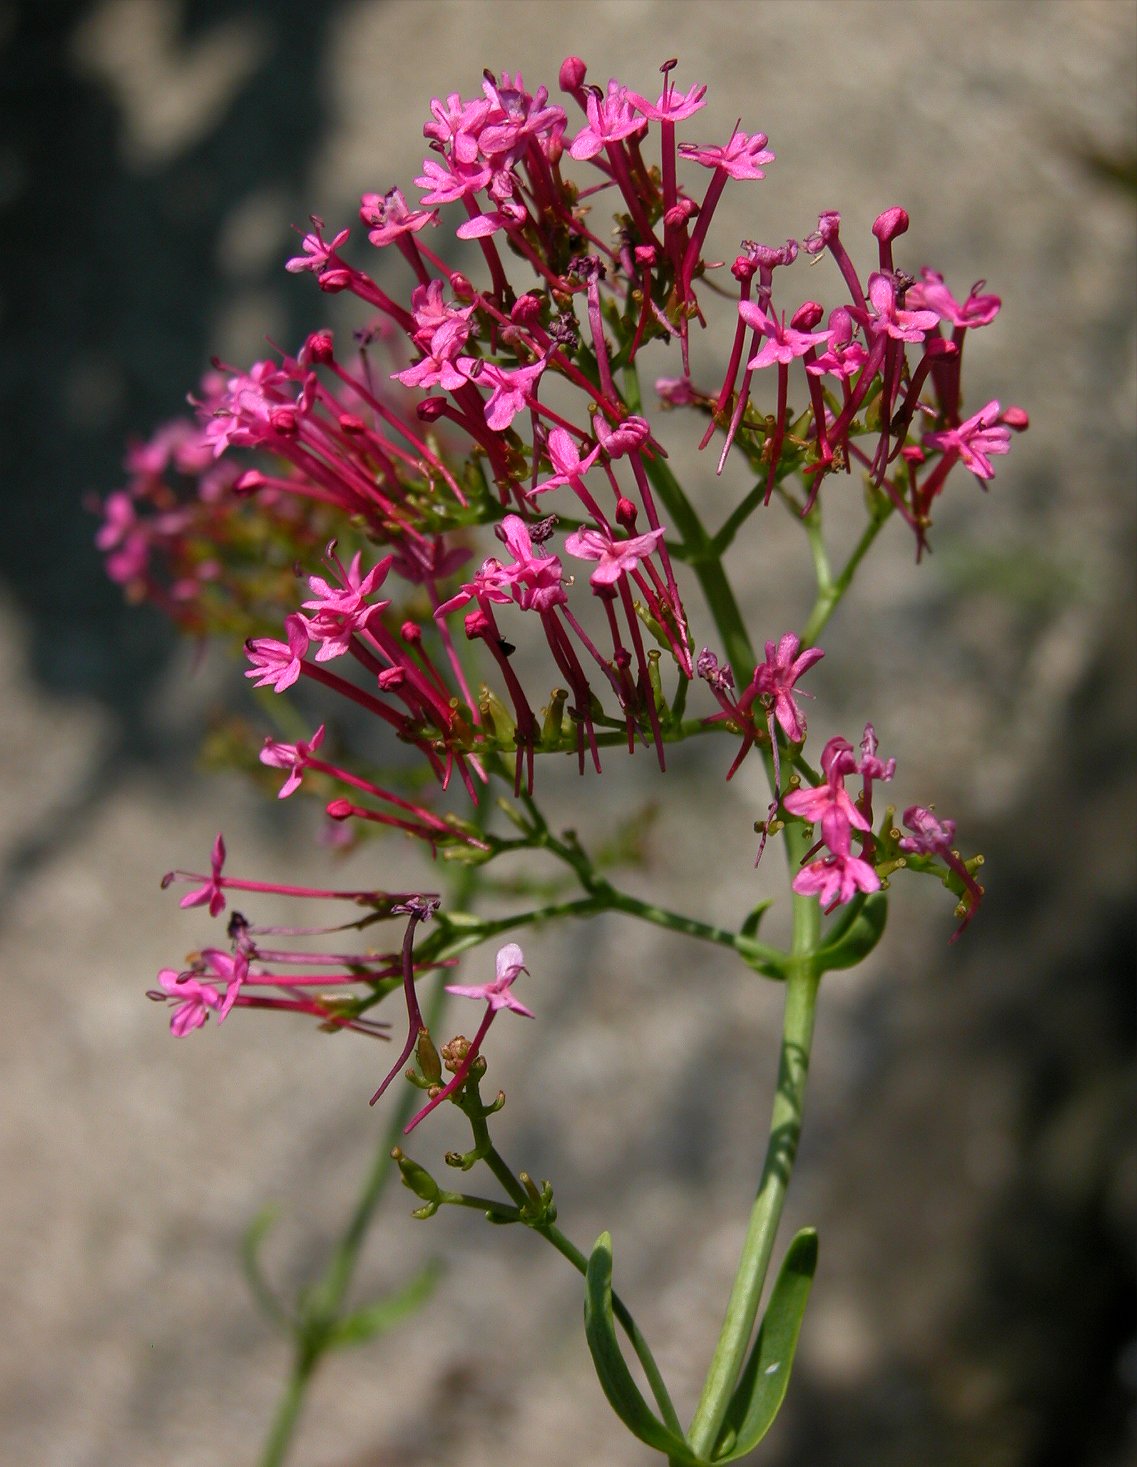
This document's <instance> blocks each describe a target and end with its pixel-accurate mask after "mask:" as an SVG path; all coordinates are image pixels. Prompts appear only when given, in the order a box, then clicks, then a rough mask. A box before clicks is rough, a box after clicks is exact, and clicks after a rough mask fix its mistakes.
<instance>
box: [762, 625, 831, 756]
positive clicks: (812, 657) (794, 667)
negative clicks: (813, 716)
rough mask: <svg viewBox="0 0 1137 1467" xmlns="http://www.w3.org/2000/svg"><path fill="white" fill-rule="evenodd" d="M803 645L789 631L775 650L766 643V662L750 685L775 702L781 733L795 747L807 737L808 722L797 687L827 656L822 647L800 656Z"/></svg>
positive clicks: (774, 707) (775, 712)
mask: <svg viewBox="0 0 1137 1467" xmlns="http://www.w3.org/2000/svg"><path fill="white" fill-rule="evenodd" d="M800 646H801V642H800V641H799V639H798V638H797V637H795V636H794V634H793V633H792V632H787V633H786V635H785V636H784V637H782V638H781V640H780V641H779V642H778V643H777V646H776V647H775V645H774V643H773V642H767V643H766V660H765V662H764V663H762V665H761V666H760V667H756V668H755V669H754V681H753V682H752V683H751V685H750V686H751V688H752V689H754V690H755V691H756V692H757V693H759V694H761V696H762V697H763V698H765V699H767V700H769V701H770V702H771V703H772V705H773V710H774V716H775V717H776V718H777V720H778V722H779V723H780V724H781V726H782V732H783V733H784V734H785V736H786V738H787V739H789V740H790V741H791V742H792V743H795V744H799V743H800V742H801V741H802V739H804V738H805V720H804V718H802V716H801V712H800V710H799V708H798V706H797V702H796V697H795V694H794V691H793V688H794V684H795V683H796V682H797V681H798V679H799V678H800V677H802V676H803V674H804V673H806V672H808V671H809V669H810V668H811V667H812V666H813V664H814V663H815V662H820V660H821V659H822V658H823V657H824V656H825V653H824V652H823V651H822V650H821V648H820V647H809V648H807V650H806V651H804V652H802V653H801V655H800V656H799V655H798V648H799V647H800ZM796 696H800V694H799V695H796Z"/></svg>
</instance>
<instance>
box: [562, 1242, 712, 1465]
mask: <svg viewBox="0 0 1137 1467" xmlns="http://www.w3.org/2000/svg"><path fill="white" fill-rule="evenodd" d="M584 1333H585V1336H586V1338H587V1340H588V1348H589V1350H591V1352H592V1363H593V1364H594V1365H595V1367H596V1374H597V1376H598V1377H599V1379H600V1384H601V1386H602V1388H603V1390H604V1394H605V1395H606V1396H607V1397H608V1401H609V1404H610V1405H611V1407H612V1409H613V1411H615V1413H616V1415H617V1416H618V1417H619V1418H620V1420H621V1421H622V1422H623V1423H624V1425H625V1426H626V1427H627V1428H628V1430H629V1431H630V1432H631V1433H632V1435H633V1436H635V1437H638V1438H639V1440H640V1441H641V1442H646V1443H647V1445H648V1446H649V1447H654V1448H655V1449H656V1451H657V1452H662V1453H663V1454H664V1455H665V1456H666V1457H667V1458H668V1461H669V1462H671V1463H673V1464H675V1467H700V1458H698V1457H696V1456H695V1455H694V1453H693V1452H692V1451H691V1448H690V1447H689V1446H688V1445H687V1443H686V1442H685V1441H684V1440H683V1439H682V1437H679V1436H676V1434H675V1433H674V1432H673V1431H670V1430H669V1429H668V1428H667V1427H666V1426H664V1424H663V1422H662V1421H660V1420H659V1418H658V1417H657V1416H656V1415H655V1413H654V1412H653V1411H652V1410H651V1408H650V1407H649V1406H648V1404H647V1402H646V1401H645V1400H644V1398H643V1396H642V1395H641V1394H640V1389H639V1387H638V1386H637V1385H636V1383H635V1381H634V1380H633V1379H632V1373H631V1371H630V1370H629V1369H628V1366H627V1362H626V1361H625V1359H624V1356H623V1354H622V1352H621V1350H620V1343H619V1341H618V1340H617V1339H616V1323H615V1320H614V1319H613V1317H612V1237H611V1234H610V1233H601V1234H600V1236H599V1238H597V1240H596V1246H595V1248H593V1250H592V1255H591V1257H590V1258H589V1260H588V1270H587V1272H586V1274H585V1282H584Z"/></svg>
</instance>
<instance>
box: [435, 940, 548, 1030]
mask: <svg viewBox="0 0 1137 1467" xmlns="http://www.w3.org/2000/svg"><path fill="white" fill-rule="evenodd" d="M494 967H495V974H494V978H493V980H492V981H491V982H489V983H479V984H464V983H448V984H447V985H446V992H447V993H456V994H458V995H459V996H460V997H462V998H484V999H485V1001H486V1002H487V1003H488V1004H489V1006H490V1008H491V1009H512V1010H513V1012H514V1013H515V1014H524V1015H525V1017H526V1018H527V1019H532V1018H535V1017H536V1015H535V1014H534V1013H533V1011H532V1009H527V1008H526V1007H525V1005H524V1004H523V1003H521V1002H520V1000H518V999H516V998H514V996H513V994H512V993H511V992H510V989H511V987H512V985H513V981H514V979H515V978H516V977H517V975H518V974H519V973H528V972H529V969H528V968H527V967H526V966H525V954H524V953H523V952H522V951H521V949H520V948H519V947H518V945H517V944H516V943H515V942H507V943H506V944H505V946H504V947H502V948H499V949H498V954H497V960H496V962H495V965H494Z"/></svg>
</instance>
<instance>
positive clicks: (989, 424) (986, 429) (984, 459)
mask: <svg viewBox="0 0 1137 1467" xmlns="http://www.w3.org/2000/svg"><path fill="white" fill-rule="evenodd" d="M924 442H925V443H926V444H927V445H928V447H929V448H939V449H942V451H943V452H944V453H945V454H955V455H957V456H958V457H959V458H961V459H962V460H963V462H964V463H965V464H966V465H967V467H968V468H969V469H970V470H971V472H972V473H973V474H974V475H975V477H976V478H977V479H993V478H994V477H995V470H994V468H993V467H992V465H991V455H992V454H996V455H997V454H1003V453H1010V451H1011V430H1010V429H1009V428H1008V427H1006V426H1005V424H1003V423H1002V422H1001V421H1000V419H999V402H998V399H997V398H992V399H991V401H990V402H989V403H987V405H986V406H985V407H981V408H980V409H979V411H978V412H977V413H976V414H975V416H974V417H973V418H968V420H967V422H966V423H960V425H959V427H958V428H947V429H945V430H944V432H942V433H925V434H924Z"/></svg>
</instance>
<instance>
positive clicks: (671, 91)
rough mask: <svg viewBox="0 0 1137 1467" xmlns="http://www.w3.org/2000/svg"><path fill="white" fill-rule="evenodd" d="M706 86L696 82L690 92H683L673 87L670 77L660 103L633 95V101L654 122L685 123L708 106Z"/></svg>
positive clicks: (633, 93)
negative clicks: (653, 102) (653, 103)
mask: <svg viewBox="0 0 1137 1467" xmlns="http://www.w3.org/2000/svg"><path fill="white" fill-rule="evenodd" d="M706 95H707V88H706V84H705V83H703V82H696V83H695V85H694V86H693V87H692V88H691V90H690V91H689V92H681V91H679V90H678V88H677V87H673V86H672V85H671V78H670V76H669V77H668V79H667V83H666V84H665V86H664V89H663V94H662V96H661V97H660V99H659V101H658V102H657V103H656V104H655V105H654V106H652V104H651V103H650V102H649V101H648V100H647V99H646V98H645V97H641V96H638V95H637V94H636V93H635V92H632V93H631V97H632V100H633V101H634V102H635V104H636V106H637V107H638V108H639V110H640V111H641V112H642V113H643V114H644V116H645V117H650V118H651V120H652V121H653V122H685V121H686V120H687V118H688V117H693V116H694V115H695V113H696V112H698V110H699V108H700V107H703V106H705V105H706V102H705V98H706Z"/></svg>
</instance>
